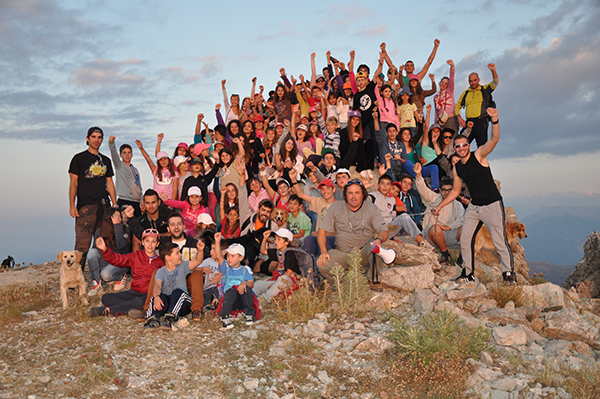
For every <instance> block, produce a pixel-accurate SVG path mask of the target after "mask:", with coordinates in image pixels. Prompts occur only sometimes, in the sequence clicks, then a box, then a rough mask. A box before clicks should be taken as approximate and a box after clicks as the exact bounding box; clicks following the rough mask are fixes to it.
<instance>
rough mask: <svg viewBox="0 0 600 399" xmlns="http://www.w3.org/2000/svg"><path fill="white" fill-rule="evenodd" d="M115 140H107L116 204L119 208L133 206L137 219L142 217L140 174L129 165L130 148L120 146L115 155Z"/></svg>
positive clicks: (111, 137) (131, 154)
mask: <svg viewBox="0 0 600 399" xmlns="http://www.w3.org/2000/svg"><path fill="white" fill-rule="evenodd" d="M115 140H116V137H115V136H110V137H109V138H108V148H109V149H110V157H111V158H112V161H113V163H114V164H115V172H116V173H117V182H116V186H117V204H118V205H119V206H121V207H123V206H126V205H131V206H133V210H134V216H135V217H136V218H138V217H140V216H141V215H142V210H141V208H140V202H141V201H142V181H141V180H140V172H139V171H138V170H137V168H136V167H135V166H133V165H132V163H131V158H132V157H133V152H132V150H131V146H130V145H129V144H123V145H121V147H119V153H118V154H117V146H116V145H115ZM119 157H120V158H119Z"/></svg>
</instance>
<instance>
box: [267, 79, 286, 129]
mask: <svg viewBox="0 0 600 399" xmlns="http://www.w3.org/2000/svg"><path fill="white" fill-rule="evenodd" d="M267 106H268V107H269V108H272V109H273V110H274V111H275V116H276V117H277V119H278V120H280V121H283V120H286V119H287V120H290V119H291V117H292V102H291V96H290V93H289V92H288V90H287V88H286V87H285V86H284V85H282V84H278V85H277V87H276V88H275V96H274V99H273V104H270V103H267Z"/></svg>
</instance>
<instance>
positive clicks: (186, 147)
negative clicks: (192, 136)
mask: <svg viewBox="0 0 600 399" xmlns="http://www.w3.org/2000/svg"><path fill="white" fill-rule="evenodd" d="M179 147H183V148H185V149H186V150H189V149H190V147H188V145H187V144H186V143H184V142H181V143H179V144H177V147H175V148H176V149H177V148H179Z"/></svg>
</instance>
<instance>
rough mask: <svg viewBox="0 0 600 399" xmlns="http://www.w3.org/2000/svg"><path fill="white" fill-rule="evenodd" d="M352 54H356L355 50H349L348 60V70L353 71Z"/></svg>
mask: <svg viewBox="0 0 600 399" xmlns="http://www.w3.org/2000/svg"><path fill="white" fill-rule="evenodd" d="M354 56H356V52H355V51H354V50H352V51H351V52H350V61H348V71H350V72H354Z"/></svg>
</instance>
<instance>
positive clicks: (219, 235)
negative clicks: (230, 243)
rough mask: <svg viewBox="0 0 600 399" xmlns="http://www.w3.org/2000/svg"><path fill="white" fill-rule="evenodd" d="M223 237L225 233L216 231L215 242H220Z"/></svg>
mask: <svg viewBox="0 0 600 399" xmlns="http://www.w3.org/2000/svg"><path fill="white" fill-rule="evenodd" d="M222 239H223V235H222V234H221V233H215V242H219V241H221V240H222Z"/></svg>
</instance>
